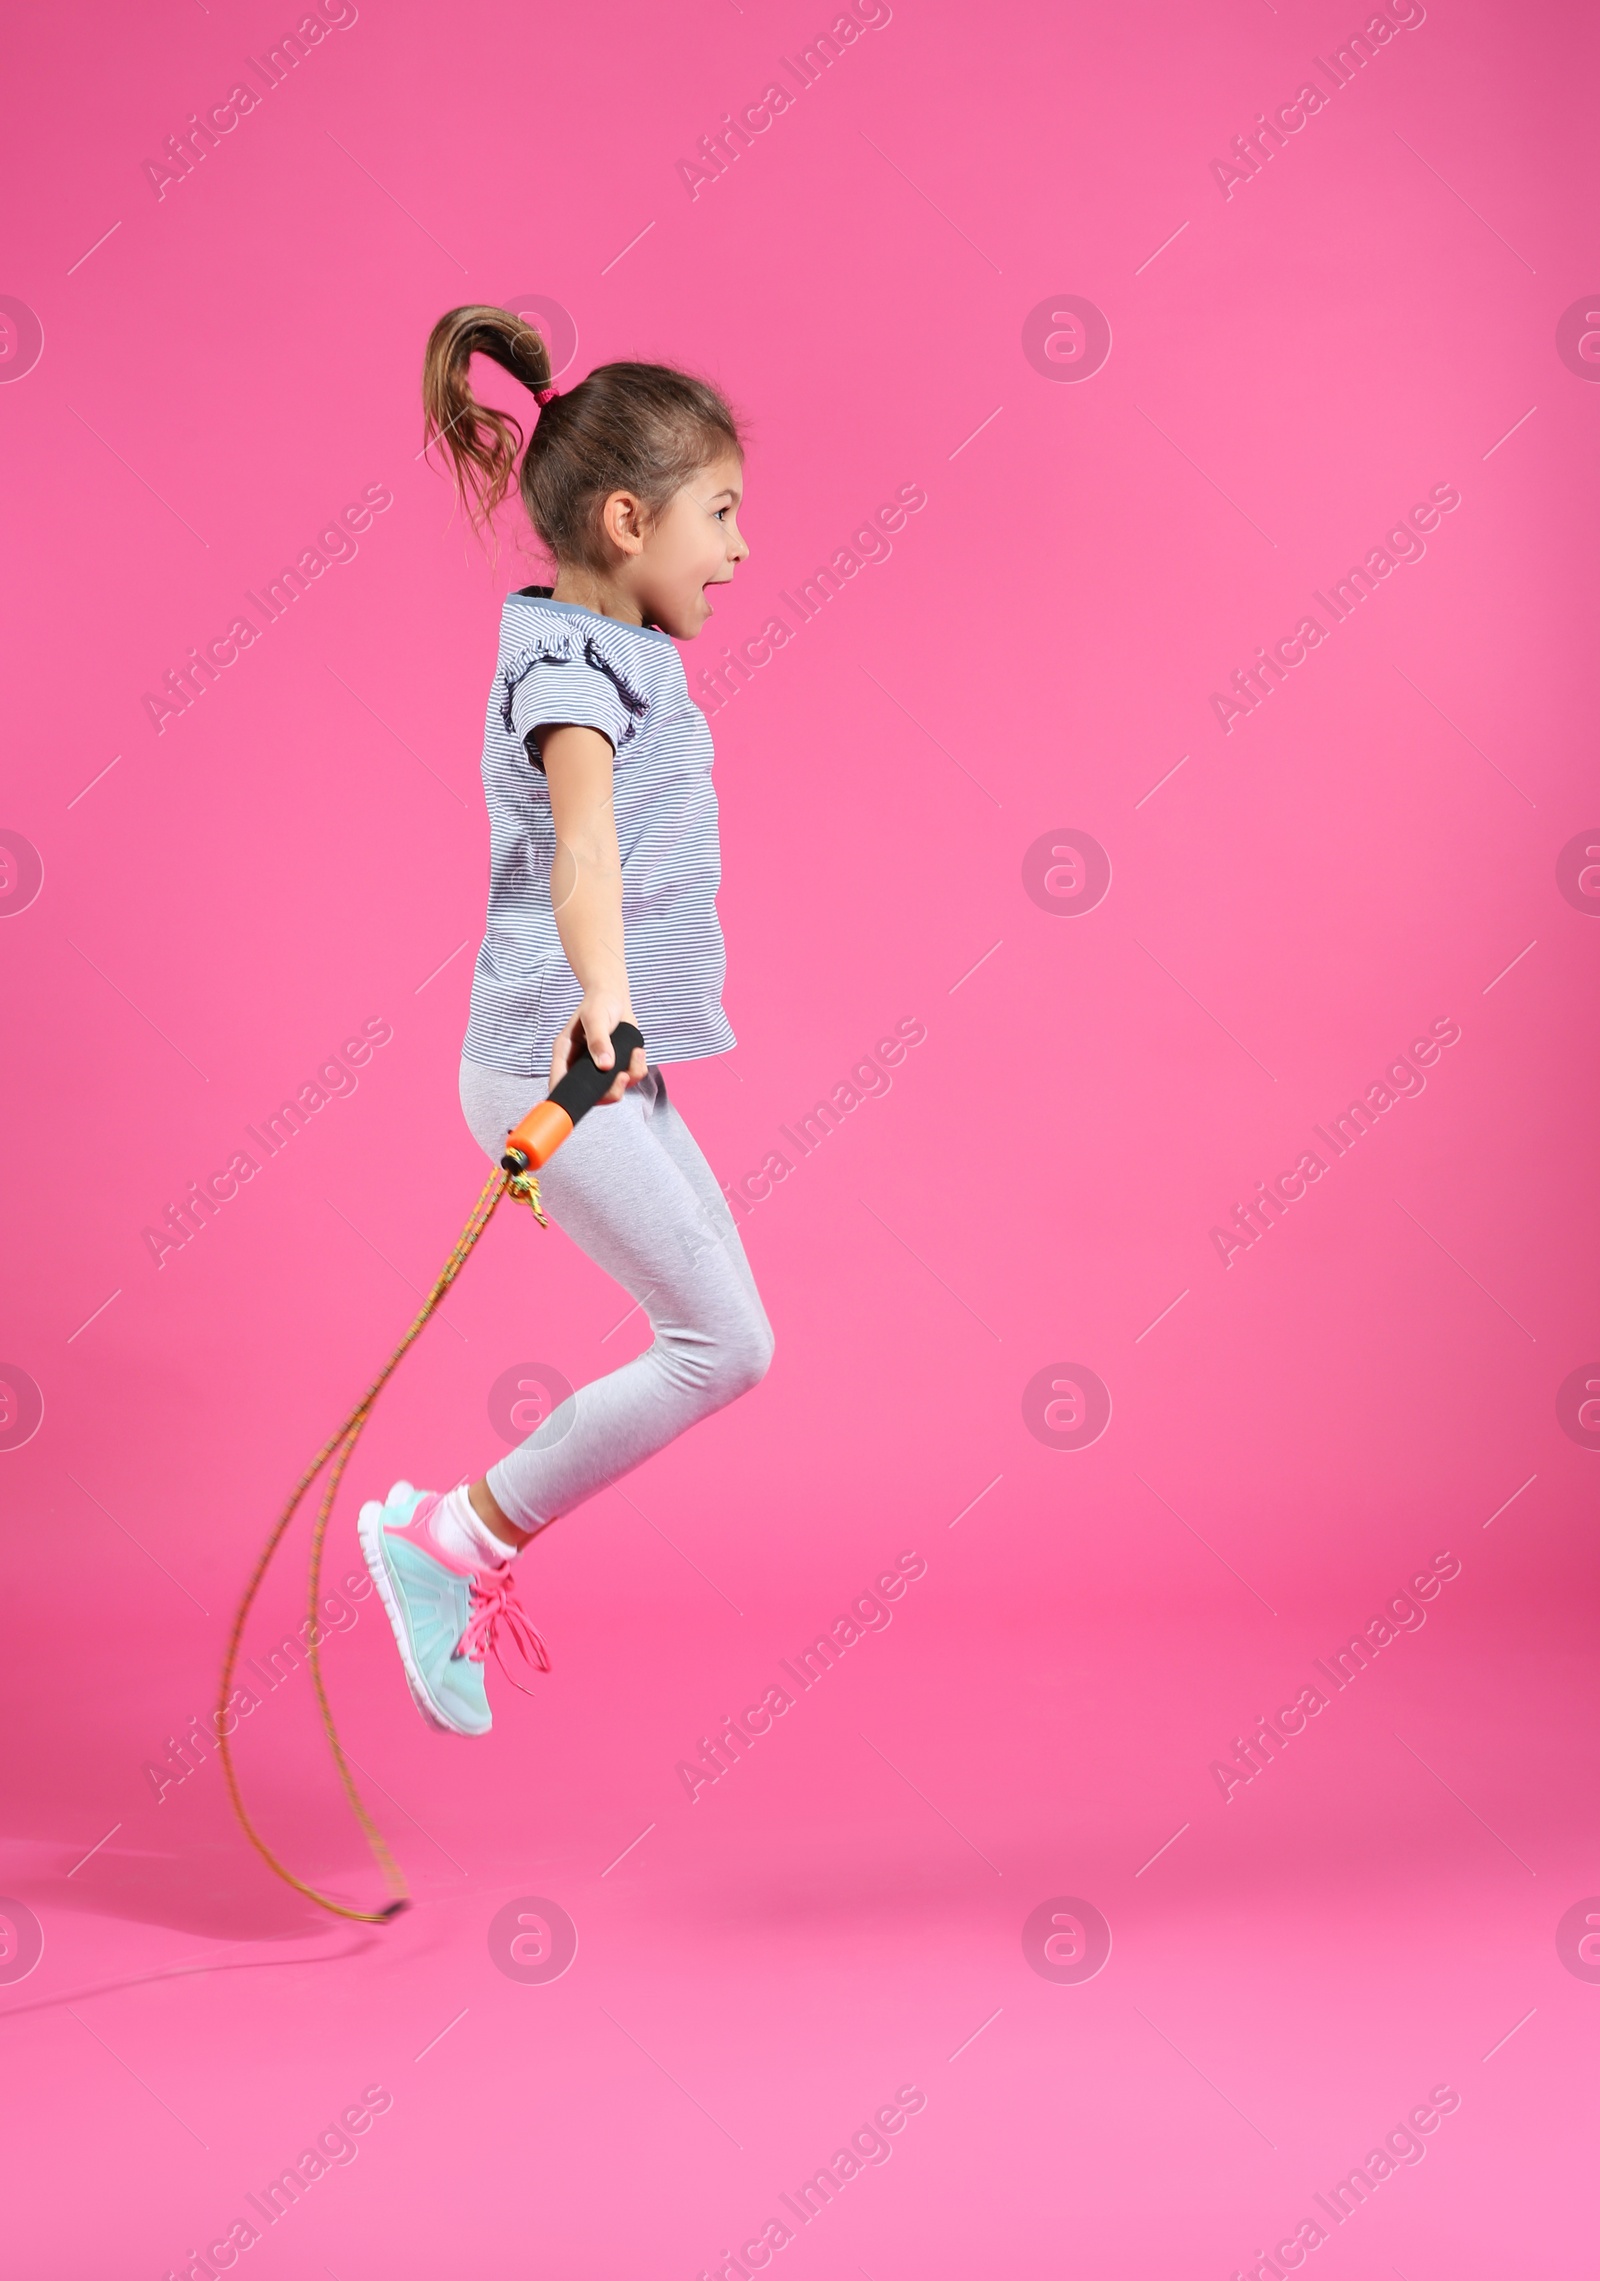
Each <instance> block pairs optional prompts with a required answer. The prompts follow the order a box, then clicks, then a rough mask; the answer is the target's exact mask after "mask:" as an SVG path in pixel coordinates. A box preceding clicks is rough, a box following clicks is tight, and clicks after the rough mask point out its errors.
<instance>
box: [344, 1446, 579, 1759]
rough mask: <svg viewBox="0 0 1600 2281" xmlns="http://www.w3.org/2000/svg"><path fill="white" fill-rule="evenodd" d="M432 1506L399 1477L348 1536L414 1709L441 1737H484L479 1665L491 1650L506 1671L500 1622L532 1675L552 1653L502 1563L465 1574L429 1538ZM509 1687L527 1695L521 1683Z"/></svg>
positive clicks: (484, 1697) (424, 1493) (485, 1698)
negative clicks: (379, 1605)
mask: <svg viewBox="0 0 1600 2281" xmlns="http://www.w3.org/2000/svg"><path fill="white" fill-rule="evenodd" d="M438 1503H439V1495H438V1493H437V1492H436V1491H428V1490H423V1489H413V1488H412V1486H411V1483H410V1482H409V1481H397V1482H396V1483H395V1485H394V1487H393V1488H392V1489H391V1490H390V1492H389V1494H388V1497H387V1499H386V1500H385V1501H384V1503H383V1504H381V1505H380V1504H378V1503H377V1502H376V1501H373V1502H371V1503H369V1504H365V1505H363V1506H362V1508H361V1517H360V1519H359V1521H358V1522H357V1523H356V1533H357V1535H358V1536H359V1537H360V1540H361V1552H362V1557H363V1559H364V1560H365V1561H366V1564H367V1567H368V1569H369V1570H370V1572H371V1575H372V1581H373V1583H374V1584H376V1585H377V1587H378V1596H379V1598H380V1599H381V1600H382V1602H383V1604H384V1607H385V1608H386V1609H387V1610H388V1614H389V1622H390V1624H391V1625H392V1626H393V1629H394V1636H395V1644H396V1646H397V1647H398V1648H399V1650H400V1661H401V1663H402V1664H403V1665H404V1667H405V1675H406V1682H407V1684H408V1685H409V1687H410V1689H411V1698H412V1701H413V1702H414V1703H415V1704H416V1706H417V1709H418V1710H419V1711H420V1712H421V1713H422V1715H423V1717H424V1718H425V1719H426V1720H427V1722H428V1724H429V1726H431V1727H436V1728H438V1730H439V1731H440V1733H442V1734H454V1735H486V1734H487V1733H488V1732H489V1730H490V1728H491V1727H492V1726H493V1724H494V1718H493V1714H492V1713H491V1711H490V1709H489V1694H488V1689H487V1688H486V1687H485V1685H484V1675H483V1666H484V1659H485V1657H486V1655H487V1654H488V1651H489V1649H490V1648H491V1647H492V1648H493V1649H494V1651H495V1660H496V1662H498V1663H499V1664H500V1668H501V1669H502V1671H505V1662H504V1659H503V1657H502V1656H501V1654H500V1649H499V1645H498V1640H497V1634H498V1632H499V1629H500V1626H501V1624H502V1623H504V1625H505V1627H506V1630H507V1631H508V1632H509V1634H510V1635H511V1638H512V1639H513V1640H514V1641H515V1643H516V1645H517V1647H518V1648H519V1649H520V1650H521V1652H522V1654H523V1656H524V1658H525V1660H526V1661H528V1662H529V1663H531V1664H532V1665H533V1666H534V1668H535V1669H536V1670H539V1671H548V1670H549V1668H550V1656H549V1652H548V1650H547V1649H546V1647H545V1644H544V1641H543V1640H542V1639H541V1638H540V1637H539V1634H538V1633H537V1632H536V1631H535V1630H534V1629H533V1627H532V1625H531V1624H530V1623H529V1622H528V1619H527V1617H526V1616H525V1615H524V1614H523V1612H522V1609H521V1607H520V1606H519V1605H518V1603H517V1601H516V1600H515V1599H514V1597H513V1596H512V1582H511V1574H512V1571H511V1563H510V1561H506V1562H504V1563H503V1564H502V1565H501V1566H500V1567H498V1568H470V1567H468V1566H466V1565H465V1564H464V1563H463V1562H461V1561H458V1560H455V1559H452V1557H451V1556H450V1554H449V1553H447V1552H445V1551H443V1550H441V1548H440V1547H439V1546H438V1545H437V1544H436V1543H435V1542H434V1538H433V1532H432V1530H431V1528H430V1527H429V1525H428V1524H429V1522H430V1521H431V1520H432V1518H433V1513H434V1509H435V1507H436V1506H437V1505H438ZM506 1677H507V1678H508V1679H511V1674H510V1672H509V1671H506ZM511 1684H512V1685H513V1686H514V1687H518V1688H520V1690H521V1692H522V1693H523V1694H524V1695H529V1694H532V1692H533V1690H532V1688H531V1687H523V1686H522V1684H521V1682H520V1680H516V1679H511Z"/></svg>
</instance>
